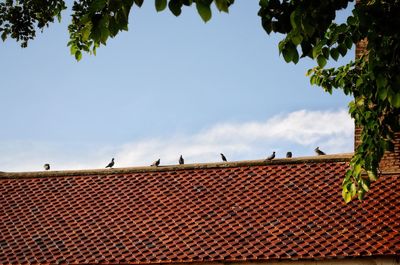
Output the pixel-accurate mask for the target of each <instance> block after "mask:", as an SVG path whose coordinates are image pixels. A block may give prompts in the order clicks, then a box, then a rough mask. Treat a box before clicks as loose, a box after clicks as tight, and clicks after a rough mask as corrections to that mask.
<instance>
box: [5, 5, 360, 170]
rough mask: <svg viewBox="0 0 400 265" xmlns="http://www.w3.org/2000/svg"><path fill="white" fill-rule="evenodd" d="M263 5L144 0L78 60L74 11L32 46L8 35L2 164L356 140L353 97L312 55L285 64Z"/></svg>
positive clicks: (337, 146)
mask: <svg viewBox="0 0 400 265" xmlns="http://www.w3.org/2000/svg"><path fill="white" fill-rule="evenodd" d="M67 5H68V6H69V7H70V6H71V2H67ZM257 11H258V1H236V3H235V4H234V5H233V6H232V7H231V10H230V14H225V13H219V12H216V11H215V10H214V12H213V18H212V19H211V21H209V22H208V23H206V24H205V23H204V22H203V21H202V20H201V18H200V17H199V16H198V15H197V13H196V10H195V8H194V7H192V8H185V9H184V10H183V13H182V15H181V16H180V17H178V18H176V17H174V16H173V15H172V14H171V13H170V12H169V11H164V12H162V13H157V12H156V11H155V8H154V2H153V1H145V3H144V5H143V7H142V8H140V9H138V8H134V9H133V10H132V11H131V16H130V24H129V31H128V32H123V33H121V34H120V35H119V36H117V37H116V38H115V39H110V40H109V41H108V43H107V46H106V47H101V48H100V49H98V52H97V56H91V55H85V56H84V57H83V59H82V61H80V62H76V61H75V59H74V58H73V57H72V56H71V55H70V54H69V49H68V47H67V46H66V43H67V42H68V32H67V25H68V23H69V20H70V18H69V15H68V11H66V12H64V15H63V19H62V23H60V24H59V23H55V24H53V25H51V26H50V27H49V28H47V29H45V31H44V33H43V34H40V33H38V36H37V38H36V39H35V40H34V41H31V42H30V44H29V46H28V48H26V49H22V48H20V47H19V44H17V43H15V42H14V41H12V40H7V41H6V42H4V43H1V44H0V55H1V58H2V60H1V61H0V73H1V77H2V78H1V79H2V82H1V92H2V98H3V100H2V104H1V105H0V113H1V120H2V126H1V130H0V171H20V170H41V169H42V165H43V164H44V163H47V162H49V163H50V164H51V165H52V168H54V169H78V168H93V167H94V168H96V167H104V166H105V165H106V164H107V162H109V160H110V158H111V157H115V158H116V166H137V165H147V164H150V163H151V162H152V161H153V160H155V159H157V158H159V157H161V162H162V164H163V162H164V163H167V164H171V163H176V162H175V160H176V159H177V158H178V157H179V155H180V154H181V153H182V154H183V155H184V157H186V160H187V162H188V163H194V162H214V161H219V156H218V154H219V153H220V152H224V153H226V156H227V157H228V159H229V160H246V159H259V158H263V157H266V156H268V155H269V154H270V153H271V152H272V150H275V151H277V152H278V156H284V154H285V153H286V151H288V150H290V151H292V152H293V153H294V154H295V155H313V149H314V147H315V146H316V145H319V146H320V147H321V149H324V150H326V151H327V152H329V153H337V152H349V151H351V150H352V140H353V136H352V135H353V134H352V133H353V132H352V130H353V129H352V121H351V120H350V118H349V117H348V116H347V114H346V108H347V104H348V102H349V101H350V98H348V97H345V96H343V95H342V94H341V93H339V92H337V93H334V94H333V95H329V94H327V93H325V92H323V90H322V89H321V88H318V87H311V86H310V84H309V79H308V78H307V77H306V76H305V72H306V70H307V69H309V68H311V67H313V66H314V63H313V62H312V61H310V60H303V61H301V62H300V63H299V64H297V65H293V64H286V63H285V62H284V60H283V58H282V57H280V56H279V53H278V48H277V44H278V42H279V40H280V39H281V38H282V36H279V35H272V36H268V35H267V34H266V33H265V32H264V31H263V29H262V27H261V25H260V19H259V17H258V16H257ZM346 14H347V13H346V12H343V14H341V16H340V17H339V19H343V18H344V17H345V16H346ZM353 56H354V52H351V53H349V54H348V56H346V57H345V58H343V59H342V62H347V61H349V60H351V59H352V58H353ZM244 132H246V133H244ZM272 132H274V133H272ZM321 132H324V133H321ZM288 135H291V136H288ZM175 157H176V159H175Z"/></svg>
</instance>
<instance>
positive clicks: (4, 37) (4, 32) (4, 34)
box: [1, 31, 7, 41]
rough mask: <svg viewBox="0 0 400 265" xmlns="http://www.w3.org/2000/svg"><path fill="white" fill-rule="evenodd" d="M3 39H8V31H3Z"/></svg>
mask: <svg viewBox="0 0 400 265" xmlns="http://www.w3.org/2000/svg"><path fill="white" fill-rule="evenodd" d="M1 39H2V40H3V41H5V40H6V39H7V32H6V31H3V33H1Z"/></svg>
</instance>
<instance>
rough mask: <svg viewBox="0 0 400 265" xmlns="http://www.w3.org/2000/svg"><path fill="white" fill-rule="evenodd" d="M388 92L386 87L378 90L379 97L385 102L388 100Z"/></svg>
mask: <svg viewBox="0 0 400 265" xmlns="http://www.w3.org/2000/svg"><path fill="white" fill-rule="evenodd" d="M387 94H388V90H387V88H386V87H382V88H380V89H379V90H378V96H379V98H380V99H381V100H385V99H386V98H387Z"/></svg>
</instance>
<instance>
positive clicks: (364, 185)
mask: <svg viewBox="0 0 400 265" xmlns="http://www.w3.org/2000/svg"><path fill="white" fill-rule="evenodd" d="M369 185H370V183H369V182H368V181H366V180H361V187H362V188H363V190H365V191H366V192H368V191H369Z"/></svg>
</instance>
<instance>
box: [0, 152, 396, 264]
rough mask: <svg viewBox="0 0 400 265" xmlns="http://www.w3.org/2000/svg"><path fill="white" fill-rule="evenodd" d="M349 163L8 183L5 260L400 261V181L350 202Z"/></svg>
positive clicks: (1, 237) (3, 205) (0, 208)
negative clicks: (345, 188) (345, 189)
mask: <svg viewBox="0 0 400 265" xmlns="http://www.w3.org/2000/svg"><path fill="white" fill-rule="evenodd" d="M347 166H348V164H347V162H343V161H324V160H320V161H314V162H313V161H308V162H303V163H301V162H298V161H297V162H296V163H287V164H285V163H276V164H275V163H271V164H268V165H266V164H258V165H236V166H232V167H229V165H228V166H225V167H210V168H201V167H200V168H185V169H183V170H160V171H157V170H154V169H152V170H151V171H146V170H140V171H132V172H129V171H128V170H127V171H124V172H114V173H109V174H104V173H102V174H94V173H93V174H91V175H87V174H82V175H79V174H75V176H73V175H71V174H66V175H65V176H63V175H62V174H58V176H54V177H46V176H45V175H43V176H42V177H33V178H29V177H28V178H25V177H24V175H23V174H22V173H21V174H19V176H20V177H18V178H1V179H0V194H1V195H0V213H1V217H0V218H1V226H0V249H1V251H0V264H27V263H29V264H50V263H52V264H65V263H71V264H89V263H90V264H122V263H124V264H127V263H128V264H129V263H130V264H148V263H160V262H161V263H166V262H192V261H220V260H225V261H234V260H236V261H238V260H267V259H310V258H311V259H313V258H318V259H320V258H332V257H333V258H334V257H346V256H351V257H353V256H372V255H373V256H379V255H400V221H399V220H400V204H399V202H400V185H399V184H400V183H399V175H391V176H384V177H382V178H381V179H380V180H379V181H378V183H376V184H375V185H374V187H373V189H372V191H371V193H370V194H368V196H367V198H366V200H365V201H364V202H359V201H353V202H351V203H349V204H347V205H346V204H344V203H343V201H342V199H341V195H340V190H341V187H340V185H341V179H342V176H343V175H344V173H345V171H346V169H347ZM110 172H113V171H110Z"/></svg>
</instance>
